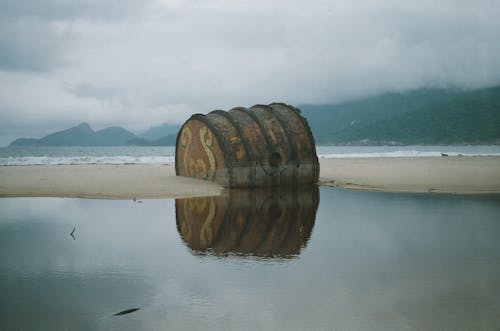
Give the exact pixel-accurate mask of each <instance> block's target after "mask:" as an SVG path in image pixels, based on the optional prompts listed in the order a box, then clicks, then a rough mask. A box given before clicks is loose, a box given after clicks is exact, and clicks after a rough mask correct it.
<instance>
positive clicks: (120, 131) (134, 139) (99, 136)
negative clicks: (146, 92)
mask: <svg viewBox="0 0 500 331" xmlns="http://www.w3.org/2000/svg"><path fill="white" fill-rule="evenodd" d="M176 137H177V133H175V134H169V135H165V136H162V137H160V138H158V139H154V140H148V139H145V138H141V137H139V136H137V135H135V134H134V133H132V132H130V131H128V130H126V129H124V128H122V127H119V126H112V127H109V128H105V129H102V130H98V131H94V130H92V128H91V127H90V125H88V124H87V123H81V124H80V125H77V126H74V127H72V128H69V129H66V130H62V131H58V132H54V133H51V134H49V135H47V136H45V137H43V138H40V139H33V138H19V139H16V140H14V141H13V142H11V143H10V146H127V145H129V146H130V145H132V146H174V145H175V140H176Z"/></svg>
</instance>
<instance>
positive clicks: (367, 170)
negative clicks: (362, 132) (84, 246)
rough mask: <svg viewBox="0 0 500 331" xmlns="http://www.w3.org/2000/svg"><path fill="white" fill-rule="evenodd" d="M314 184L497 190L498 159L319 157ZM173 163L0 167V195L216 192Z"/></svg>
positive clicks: (216, 188) (115, 195)
mask: <svg viewBox="0 0 500 331" xmlns="http://www.w3.org/2000/svg"><path fill="white" fill-rule="evenodd" d="M320 167H321V172H320V183H319V184H320V185H325V186H335V187H340V188H348V189H361V190H370V191H386V192H416V193H427V192H432V193H455V194H481V193H490V194H491V193H493V194H498V193H500V157H460V156H457V157H425V158H424V157H420V158H356V159H342V158H339V159H334V158H331V159H330V158H321V159H320ZM222 190H223V188H222V187H220V186H218V185H216V184H214V183H211V182H206V181H201V180H196V179H192V178H184V177H177V176H175V170H174V165H173V164H132V165H125V164H122V165H97V164H90V165H40V166H2V167H0V197H84V198H109V199H132V198H133V197H136V198H141V199H142V198H179V197H193V196H206V195H217V194H220V193H221V192H222Z"/></svg>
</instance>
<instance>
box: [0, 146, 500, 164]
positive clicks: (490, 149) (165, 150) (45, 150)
mask: <svg viewBox="0 0 500 331" xmlns="http://www.w3.org/2000/svg"><path fill="white" fill-rule="evenodd" d="M316 150H317V154H318V157H320V158H322V157H327V158H348V157H354V158H362V157H426V156H440V155H441V153H446V154H448V155H450V156H452V155H463V156H480V155H483V156H493V155H494V156H499V155H500V146H498V145H495V146H317V147H316ZM174 162H175V147H173V146H166V147H139V146H120V147H44V146H40V147H0V166H14V165H42V164H141V163H174Z"/></svg>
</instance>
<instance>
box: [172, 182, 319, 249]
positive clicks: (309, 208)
mask: <svg viewBox="0 0 500 331" xmlns="http://www.w3.org/2000/svg"><path fill="white" fill-rule="evenodd" d="M318 203H319V192H318V188H317V186H316V185H311V186H309V185H307V186H302V187H301V188H300V189H299V190H287V191H277V190H267V191H264V190H230V191H229V192H227V194H225V195H221V196H216V197H202V198H190V199H176V201H175V211H176V219H177V230H178V231H179V234H180V236H181V237H182V239H183V241H184V242H185V243H186V245H187V246H188V247H189V248H191V249H192V250H193V251H194V252H195V253H200V254H205V253H211V254H215V255H226V254H229V253H234V254H244V255H255V256H262V257H281V258H287V257H293V256H297V255H298V254H299V253H300V251H301V249H302V248H303V247H304V246H305V245H306V243H307V242H308V239H309V237H310V235H311V231H312V229H313V226H314V221H315V218H316V211H317V208H318Z"/></svg>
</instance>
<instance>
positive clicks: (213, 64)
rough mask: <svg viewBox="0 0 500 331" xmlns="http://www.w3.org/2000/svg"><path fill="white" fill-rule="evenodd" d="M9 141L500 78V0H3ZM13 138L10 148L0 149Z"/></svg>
mask: <svg viewBox="0 0 500 331" xmlns="http://www.w3.org/2000/svg"><path fill="white" fill-rule="evenodd" d="M0 8H1V10H0V123H2V124H0V132H2V137H0V144H1V143H6V141H5V140H6V139H10V138H12V137H14V136H18V135H40V134H43V133H46V132H48V131H51V130H54V129H61V128H64V127H66V126H68V125H72V124H77V123H78V122H81V121H87V122H89V123H91V124H93V125H94V126H95V127H97V128H99V127H103V126H106V125H110V124H118V125H124V126H126V127H128V128H131V129H134V130H137V131H139V130H141V129H145V128H147V127H148V126H149V125H154V124H159V123H162V122H171V123H173V122H183V121H184V120H185V119H187V117H188V116H189V114H190V113H193V112H202V113H206V112H208V111H210V110H213V109H216V108H221V109H228V108H231V107H234V106H241V105H242V106H250V105H253V104H255V103H268V102H272V101H284V102H288V103H292V104H300V103H330V102H339V101H342V100H346V99H350V98H355V97H361V96H366V95H371V94H376V93H381V92H385V91H393V90H407V89H414V88H419V87H428V86H439V87H446V86H453V87H462V88H475V87H481V86H487V85H492V84H497V83H499V82H500V57H499V56H498V54H500V23H499V21H498V17H500V2H499V1H497V0H490V1H487V0H483V1H474V2H470V1H458V0H457V1H451V0H445V1H440V2H439V3H436V2H435V1H425V0H424V1H410V2H409V1H406V2H399V1H391V0H381V1H369V0H365V1H358V2H350V1H346V0H342V1H314V2H312V3H307V4H306V3H304V2H303V1H287V2H284V1H281V0H274V1H263V0H259V1H238V2H234V1H229V0H219V1H217V0H215V1H209V0H198V1H196V0H191V1H181V0H176V1H166V0H165V1H160V0H157V1H139V0H127V1H117V0H101V1H99V0H92V1H80V2H77V1H73V2H71V1H63V0H48V1H44V2H43V3H40V2H38V1H33V0H31V1H30V0H26V1H19V0H16V1H14V0H8V1H7V0H0ZM2 139H3V140H4V141H2Z"/></svg>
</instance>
